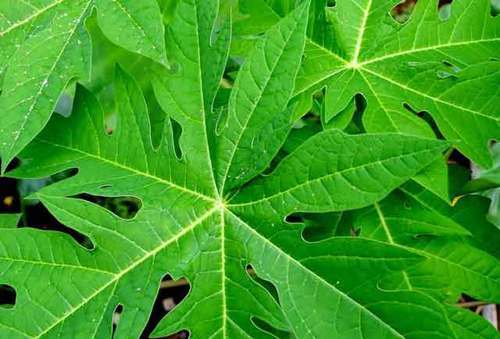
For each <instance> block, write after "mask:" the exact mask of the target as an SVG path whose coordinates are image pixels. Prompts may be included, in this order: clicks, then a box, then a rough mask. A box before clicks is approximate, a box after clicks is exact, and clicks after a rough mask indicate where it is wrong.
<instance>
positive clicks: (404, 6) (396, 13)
mask: <svg viewBox="0 0 500 339" xmlns="http://www.w3.org/2000/svg"><path fill="white" fill-rule="evenodd" d="M416 2H417V1H416V0H403V1H401V2H400V3H399V4H397V5H396V6H394V7H393V8H392V9H391V12H390V14H391V16H392V18H393V19H394V20H395V21H396V22H398V23H400V24H404V23H406V22H407V21H408V20H409V19H410V17H411V14H412V12H413V9H414V8H415V3H416Z"/></svg>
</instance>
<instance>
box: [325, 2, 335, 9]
mask: <svg viewBox="0 0 500 339" xmlns="http://www.w3.org/2000/svg"><path fill="white" fill-rule="evenodd" d="M335 6H337V1H336V0H327V1H326V8H334V7H335Z"/></svg>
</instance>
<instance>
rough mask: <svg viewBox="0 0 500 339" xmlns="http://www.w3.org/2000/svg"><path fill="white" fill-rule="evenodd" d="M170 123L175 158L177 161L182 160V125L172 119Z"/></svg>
mask: <svg viewBox="0 0 500 339" xmlns="http://www.w3.org/2000/svg"><path fill="white" fill-rule="evenodd" d="M170 123H171V126H172V138H173V142H174V151H175V156H176V157H177V159H179V160H180V159H182V149H181V145H180V139H181V135H182V127H181V125H180V124H179V123H178V122H177V121H175V120H174V119H172V118H170Z"/></svg>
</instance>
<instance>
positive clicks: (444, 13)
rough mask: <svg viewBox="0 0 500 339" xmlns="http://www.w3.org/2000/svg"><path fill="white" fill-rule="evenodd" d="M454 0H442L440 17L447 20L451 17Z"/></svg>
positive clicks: (439, 7)
mask: <svg viewBox="0 0 500 339" xmlns="http://www.w3.org/2000/svg"><path fill="white" fill-rule="evenodd" d="M452 2H453V0H440V1H439V4H438V11H439V18H440V19H441V20H442V21H446V20H448V19H450V17H451V10H452Z"/></svg>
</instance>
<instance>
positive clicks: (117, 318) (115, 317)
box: [112, 305, 123, 338]
mask: <svg viewBox="0 0 500 339" xmlns="http://www.w3.org/2000/svg"><path fill="white" fill-rule="evenodd" d="M122 313H123V305H118V306H116V307H115V310H114V311H113V318H112V324H113V335H112V338H114V337H115V333H116V328H117V327H118V324H119V323H120V317H121V315H122Z"/></svg>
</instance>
